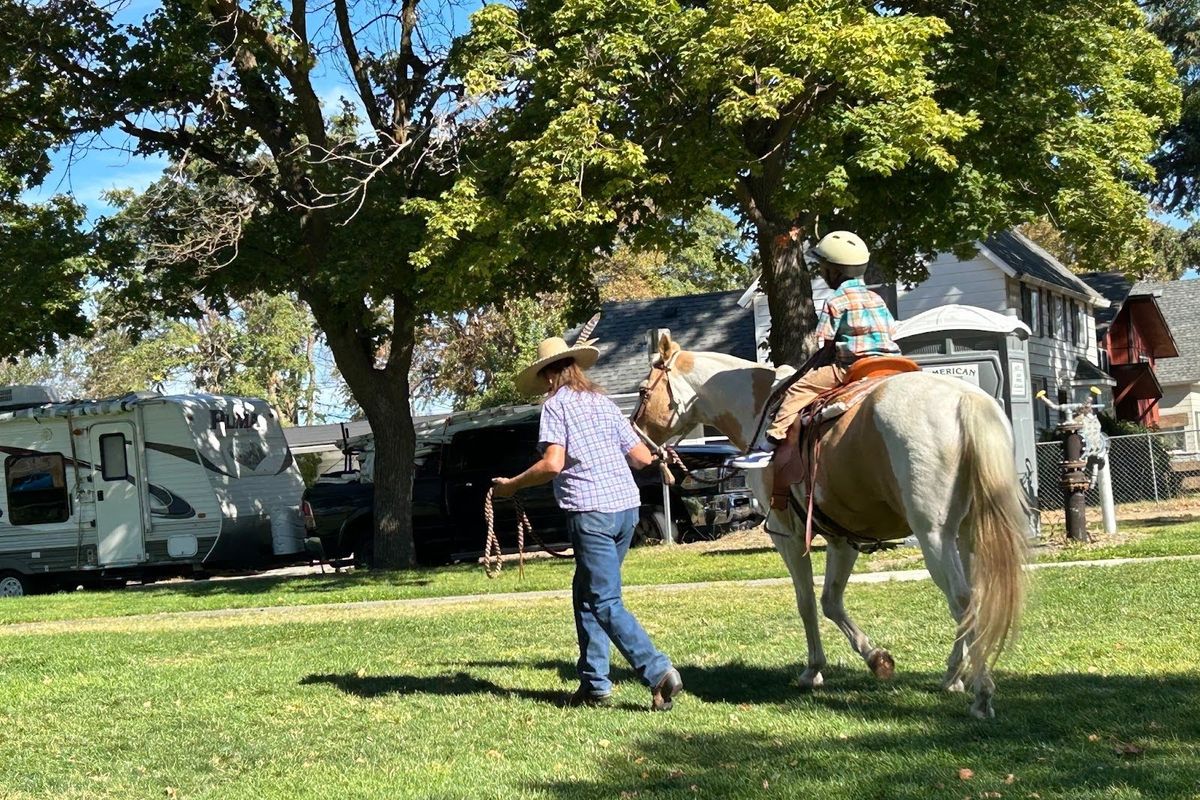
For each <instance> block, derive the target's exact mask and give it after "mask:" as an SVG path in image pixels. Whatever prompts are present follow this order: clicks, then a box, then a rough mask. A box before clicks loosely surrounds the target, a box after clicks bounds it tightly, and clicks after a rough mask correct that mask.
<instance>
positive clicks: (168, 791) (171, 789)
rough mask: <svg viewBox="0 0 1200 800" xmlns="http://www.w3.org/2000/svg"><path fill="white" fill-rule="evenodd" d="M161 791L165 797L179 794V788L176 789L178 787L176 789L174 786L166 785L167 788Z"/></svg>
mask: <svg viewBox="0 0 1200 800" xmlns="http://www.w3.org/2000/svg"><path fill="white" fill-rule="evenodd" d="M163 793H164V794H165V795H166V796H167V797H178V796H179V790H178V789H176V788H175V787H174V786H168V787H167V788H166V789H165V790H164V791H163Z"/></svg>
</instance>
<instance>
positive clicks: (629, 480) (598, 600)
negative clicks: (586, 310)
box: [492, 337, 683, 711]
mask: <svg viewBox="0 0 1200 800" xmlns="http://www.w3.org/2000/svg"><path fill="white" fill-rule="evenodd" d="M599 354H600V351H599V350H597V349H596V348H595V347H591V346H590V345H586V344H579V343H577V344H576V345H575V346H574V347H568V346H567V343H566V342H564V341H563V340H562V339H560V338H557V337H554V338H550V339H546V340H544V341H543V342H542V343H541V344H539V345H538V358H537V360H536V361H535V362H534V363H532V364H530V365H529V366H528V367H526V368H525V369H524V370H523V371H522V372H521V373H520V374H519V375H518V376H517V378H516V384H517V388H518V389H520V390H521V391H522V392H523V393H524V394H529V395H536V394H544V395H545V401H544V402H543V404H542V415H541V425H540V430H539V433H538V443H539V444H538V446H539V447H540V448H541V449H542V458H541V460H540V461H538V462H537V463H536V464H534V465H533V466H532V467H530V468H529V469H527V470H525V471H524V472H522V473H521V474H520V475H518V476H516V477H515V478H494V479H493V481H492V483H493V488H492V492H493V496H495V497H511V496H512V495H513V494H514V493H515V492H516V491H517V490H519V489H524V488H526V487H529V486H536V485H539V484H543V483H546V482H548V481H553V482H554V497H555V500H557V501H558V505H559V507H561V508H562V509H563V510H564V511H566V512H567V531H568V533H569V534H570V537H571V547H572V548H573V550H574V551H575V577H574V579H573V581H572V584H571V588H572V592H571V599H572V603H573V605H574V611H575V633H576V636H577V638H578V640H579V661H578V662H577V663H576V671H577V672H578V675H579V688H578V689H577V690H576V691H575V693H574V694H572V695H571V696H570V698H569V699H568V700H567V703H568V705H571V706H599V705H606V704H608V703H609V702H610V701H611V696H612V690H613V687H612V681H611V680H610V679H609V675H608V672H609V643H610V642H612V643H615V644H616V645H617V649H618V650H620V652H621V655H623V656H624V657H625V659H626V660H627V661H628V662H629V664H630V666H632V667H633V669H634V671H635V672H636V673H637V676H638V677H639V678H640V679H641V681H642V682H643V683H644V684H646V686H648V687H649V688H650V691H651V701H650V708H651V710H653V711H667V710H669V709H670V708H671V706H672V703H673V698H674V696H675V695H677V694H679V693H680V692H681V691H683V681H682V679H681V678H680V677H679V672H678V671H676V669H675V668H674V667H673V666H672V665H671V660H670V659H669V658H667V656H665V655H663V653H661V652H660V651H659V650H658V649H657V648H656V647H655V646H654V643H653V642H651V641H650V637H649V635H647V633H646V631H645V629H644V628H642V626H641V624H640V623H639V622H638V621H637V619H636V618H635V617H634V616H633V614H632V613H630V612H629V610H628V609H626V608H625V605H624V604H623V603H622V602H621V564H622V562H623V561H624V560H625V554H626V553H627V552H628V551H629V545H630V542H631V540H632V538H633V529H634V527H635V526H636V525H637V521H638V512H639V507H640V506H641V494H640V492H639V490H638V487H637V484H636V483H635V482H634V479H633V473H632V472H631V471H630V469H629V468H630V465H632V466H634V467H636V468H639V469H640V468H642V467H646V466H649V465H650V464H651V463H652V462H653V460H654V457H653V456H652V455H651V454H650V450H649V448H647V447H646V445H645V444H644V443H643V442H642V441H640V440H639V439H638V437H637V434H635V433H634V431H633V427H632V426H631V425H630V423H629V420H628V419H626V418H625V416H624V415H623V414H622V413H621V411H620V409H618V408H617V404H616V403H614V402H613V401H612V400H610V399H609V398H608V396H607V395H605V394H604V390H603V389H601V388H600V387H599V386H597V385H596V384H595V383H593V382H592V381H591V380H589V379H588V377H587V376H586V375H584V372H583V371H584V370H585V369H588V368H589V367H591V366H592V365H593V364H595V363H596V359H597V357H598V356H599Z"/></svg>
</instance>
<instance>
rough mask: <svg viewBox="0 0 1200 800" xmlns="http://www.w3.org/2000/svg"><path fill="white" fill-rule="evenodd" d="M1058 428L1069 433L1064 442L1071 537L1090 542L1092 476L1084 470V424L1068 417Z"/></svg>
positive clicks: (1068, 520) (1064, 479) (1068, 526)
mask: <svg viewBox="0 0 1200 800" xmlns="http://www.w3.org/2000/svg"><path fill="white" fill-rule="evenodd" d="M1058 427H1059V430H1060V431H1062V432H1063V433H1065V434H1066V438H1065V440H1064V441H1063V461H1062V487H1063V496H1064V498H1063V499H1064V500H1065V501H1066V516H1067V538H1068V539H1071V540H1073V541H1076V542H1086V541H1088V533H1087V489H1088V477H1087V473H1085V472H1084V467H1085V466H1086V462H1085V461H1084V459H1083V437H1082V436H1080V435H1079V429H1080V424H1079V423H1078V422H1076V421H1074V420H1068V421H1064V422H1062V423H1060V424H1059V426H1058Z"/></svg>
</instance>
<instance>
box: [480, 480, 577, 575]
mask: <svg viewBox="0 0 1200 800" xmlns="http://www.w3.org/2000/svg"><path fill="white" fill-rule="evenodd" d="M509 499H510V500H512V503H513V505H514V506H516V509H517V555H518V559H519V560H518V562H517V577H518V578H524V577H525V534H526V533H528V534H529V535H530V536H532V537H533V538H534V540H535V541H536V542H537V543H538V544H539V545H541V546H542V549H543V550H545V551H546V552H547V553H549V554H550V555H552V556H554V557H555V558H574V557H575V556H574V555H571V554H568V553H567V551H566V549H565V548H564V549H562V550H556V549H555V548H553V547H550V546H549V545H548V544H546V543H545V542H544V541H542V537H540V536H538V535H537V534H536V533H535V532H534V530H533V523H531V522H530V521H529V515H528V514H526V513H525V506H524V505H522V504H521V501H520V500H519V499H517V498H516V497H515V496H514V497H511V498H509ZM492 502H493V501H492V490H491V489H488V490H487V494H486V495H485V496H484V498H483V518H484V519H485V520H486V521H487V542H486V543H485V544H484V546H483V571H484V572H485V573H487V576H488V577H489V578H495V577H496V576H497V575H499V574H500V570H501V569H502V568H503V566H504V563H503V561H502V560H501V558H500V556H501V551H500V539H499V537H497V536H496V512H495V509H494V508H493V506H492Z"/></svg>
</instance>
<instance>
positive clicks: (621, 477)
mask: <svg viewBox="0 0 1200 800" xmlns="http://www.w3.org/2000/svg"><path fill="white" fill-rule="evenodd" d="M538 442H539V447H541V449H543V450H545V448H546V447H547V446H548V445H552V444H558V445H562V446H563V449H565V450H566V453H567V457H566V461H565V463H564V464H563V470H562V472H560V473H558V475H557V477H555V478H554V499H555V500H557V501H558V504H559V506H561V507H562V508H563V509H564V510H566V511H607V512H614V511H625V510H627V509H630V508H637V507H638V506H639V505H641V502H642V499H641V494H640V492H639V491H638V487H637V484H636V483H634V480H633V473H632V472H630V470H629V462H628V461H626V460H625V454H626V453H628V452H629V451H630V450H632V449H633V448H634V447H636V446H637V445H638V438H637V434H635V433H634V432H633V428H632V427H631V426H630V424H629V420H628V419H626V418H625V417H624V415H622V414H621V410H620V409H619V408H617V404H616V403H614V402H613V401H612V400H610V399H608V397H607V396H605V395H602V394H594V393H592V392H577V391H575V390H574V389H572V388H570V387H569V386H564V387H562V388H561V389H559V390H558V391H557V392H555V393H554V394H553V395H551V396H550V397H549V398H547V399H546V402H545V403H543V404H542V421H541V427H540V429H539V431H538Z"/></svg>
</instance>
